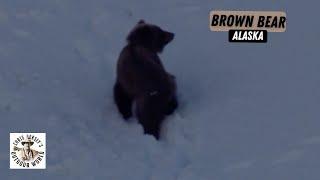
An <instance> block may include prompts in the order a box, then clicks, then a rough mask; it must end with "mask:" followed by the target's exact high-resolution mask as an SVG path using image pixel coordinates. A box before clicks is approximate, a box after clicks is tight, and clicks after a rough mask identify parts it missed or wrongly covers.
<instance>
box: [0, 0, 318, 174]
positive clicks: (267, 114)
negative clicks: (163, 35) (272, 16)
mask: <svg viewBox="0 0 320 180" xmlns="http://www.w3.org/2000/svg"><path fill="white" fill-rule="evenodd" d="M318 6H319V3H316V2H315V1H309V2H306V1H289V0H280V1H263V2H262V1H250V0H245V1H241V2H240V1H235V0H227V1H220V0H217V1H191V0H173V1H170V0H167V1H154V0H152V1H146V2H142V1H122V0H121V1H120V0H119V1H108V0H91V1H87V0H50V1H49V0H47V1H44V0H28V1H16V0H10V1H9V0H0V123H1V125H0V142H1V143H0V179H22V178H24V179H48V180H51V179H84V180H88V179H112V180H127V179H132V180H151V179H152V180H173V179H177V180H212V179H216V180H242V179H243V180H271V179H272V180H302V179H305V180H318V179H319V178H320V173H319V170H320V156H319V151H320V131H319V129H320V122H319V119H320V111H319V107H320V71H319V69H320V61H319V50H320V49H319V42H318V41H319V39H320V34H319V32H320V21H319V20H318V19H317V17H318V13H317V12H318ZM211 9H227V10H228V9H231V10H232V9H235V10H283V11H286V12H287V18H288V23H287V25H288V26H287V31H286V32H285V33H272V34H270V35H269V39H268V43H266V44H232V43H228V42H227V33H220V32H219V33H218V32H210V31H209V28H208V14H209V11H210V10H211ZM141 18H143V19H145V20H146V21H147V22H151V23H155V24H158V25H159V26H161V27H163V28H164V29H168V30H169V31H172V32H174V33H175V34H176V38H175V40H174V41H173V42H172V43H171V44H170V45H168V46H167V48H166V49H165V50H164V53H163V54H161V57H162V59H163V63H164V64H165V66H166V68H167V69H168V71H169V72H172V73H173V74H175V75H176V76H177V81H178V87H179V99H180V107H179V109H178V110H177V112H176V113H175V114H174V115H172V116H170V117H168V118H167V121H166V123H165V125H164V131H163V136H164V138H163V140H161V141H160V142H158V141H156V140H155V139H154V138H153V137H151V136H145V135H143V133H142V128H141V126H140V125H139V124H138V123H137V122H136V119H135V118H133V119H132V120H131V122H130V123H126V122H124V121H123V120H122V119H121V117H120V115H119V114H118V112H117V109H116V107H115V105H114V103H113V100H112V86H113V83H114V78H115V64H116V60H117V57H118V54H119V52H120V50H121V48H122V47H123V46H124V45H125V36H126V34H127V33H128V32H129V30H130V29H131V28H132V27H133V26H134V24H135V23H136V22H137V21H138V20H139V19H141ZM10 132H46V133H47V169H46V170H36V171H34V170H26V171H19V170H9V152H8V151H9V133H10Z"/></svg>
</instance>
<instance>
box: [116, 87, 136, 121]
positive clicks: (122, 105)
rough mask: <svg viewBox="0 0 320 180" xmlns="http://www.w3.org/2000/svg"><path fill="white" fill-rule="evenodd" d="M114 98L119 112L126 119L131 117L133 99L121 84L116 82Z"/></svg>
mask: <svg viewBox="0 0 320 180" xmlns="http://www.w3.org/2000/svg"><path fill="white" fill-rule="evenodd" d="M113 92H114V100H115V103H116V105H117V107H118V110H119V112H120V113H121V114H122V116H123V118H124V119H129V118H130V117H131V116H132V102H133V99H132V98H131V97H130V96H129V95H128V94H127V93H126V92H125V91H124V89H123V88H122V87H121V85H120V84H119V83H118V82H116V84H115V85H114V89H113Z"/></svg>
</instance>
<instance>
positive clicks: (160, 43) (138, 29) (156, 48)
mask: <svg viewBox="0 0 320 180" xmlns="http://www.w3.org/2000/svg"><path fill="white" fill-rule="evenodd" d="M173 38H174V34H173V33H171V32H168V31H164V30H162V29H161V28H160V27H158V26H156V25H153V24H148V23H146V22H145V21H144V20H140V21H139V22H138V24H137V25H136V26H135V27H134V28H133V30H132V31H131V32H130V33H129V35H128V37H127V41H128V43H129V44H132V45H138V46H142V47H144V48H147V49H149V50H151V51H152V52H155V53H157V52H162V50H163V48H164V47H165V46H166V45H167V44H168V43H169V42H171V41H172V40H173Z"/></svg>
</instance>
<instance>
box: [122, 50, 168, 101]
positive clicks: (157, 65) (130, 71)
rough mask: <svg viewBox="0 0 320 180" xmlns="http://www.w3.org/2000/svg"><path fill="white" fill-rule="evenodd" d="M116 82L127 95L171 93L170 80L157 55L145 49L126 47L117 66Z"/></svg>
mask: <svg viewBox="0 0 320 180" xmlns="http://www.w3.org/2000/svg"><path fill="white" fill-rule="evenodd" d="M117 78H118V82H119V83H120V84H121V86H123V88H124V89H125V90H126V91H127V93H129V94H131V95H133V96H140V95H144V94H148V93H151V92H154V91H159V92H161V91H163V92H168V91H171V88H170V87H172V84H171V80H170V78H169V77H168V75H167V72H166V71H165V69H164V67H163V65H162V63H161V61H160V59H159V57H158V55H157V54H155V53H152V52H150V51H148V50H147V49H146V48H143V47H139V46H134V45H127V46H125V47H124V48H123V50H122V51H121V53H120V56H119V60H118V64H117Z"/></svg>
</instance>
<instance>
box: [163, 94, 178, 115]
mask: <svg viewBox="0 0 320 180" xmlns="http://www.w3.org/2000/svg"><path fill="white" fill-rule="evenodd" d="M177 108H178V100H177V97H176V96H174V97H173V98H172V99H171V100H170V101H169V103H168V105H167V107H166V108H165V114H166V115H170V114H172V113H173V112H174V111H175V110H176V109H177Z"/></svg>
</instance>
